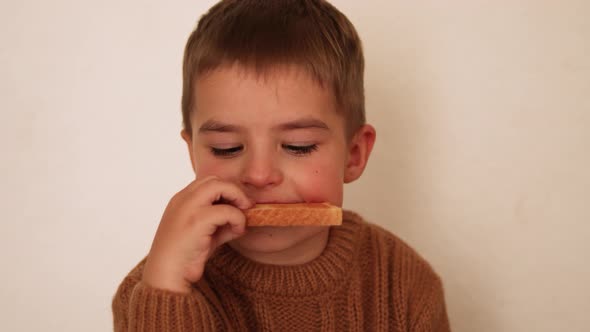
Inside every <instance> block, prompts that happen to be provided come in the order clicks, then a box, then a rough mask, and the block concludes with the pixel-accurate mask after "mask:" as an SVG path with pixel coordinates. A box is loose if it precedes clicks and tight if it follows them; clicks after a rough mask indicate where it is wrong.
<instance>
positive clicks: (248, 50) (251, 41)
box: [182, 0, 365, 138]
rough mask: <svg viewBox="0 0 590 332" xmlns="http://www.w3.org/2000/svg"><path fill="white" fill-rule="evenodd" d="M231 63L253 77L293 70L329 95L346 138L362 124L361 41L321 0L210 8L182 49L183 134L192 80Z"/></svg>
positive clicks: (240, 0)
mask: <svg viewBox="0 0 590 332" xmlns="http://www.w3.org/2000/svg"><path fill="white" fill-rule="evenodd" d="M233 63H238V64H240V65H242V66H244V67H246V68H248V69H252V70H254V71H255V73H257V74H259V75H260V74H267V73H268V72H269V71H270V70H271V69H273V68H275V67H277V66H281V65H293V64H294V65H297V66H298V67H300V68H303V69H304V70H305V71H306V72H307V73H309V74H310V75H311V77H312V78H313V79H314V80H315V81H316V82H318V83H319V84H320V85H321V86H324V87H325V86H327V87H329V88H331V89H332V90H333V93H334V96H335V99H336V102H337V109H338V112H341V113H342V114H343V115H344V118H345V119H346V120H345V121H346V131H347V136H348V138H350V137H351V136H352V135H353V134H354V133H355V132H356V130H357V129H358V128H359V127H360V126H362V125H363V124H364V123H365V98H364V88H363V72H364V58H363V52H362V46H361V41H360V39H359V37H358V34H357V32H356V30H355V28H354V26H353V25H352V23H351V22H350V21H349V20H348V19H347V18H346V16H344V14H342V13H341V12H340V11H338V9H336V8H335V7H334V6H332V5H331V4H329V3H328V2H326V1H325V0H222V1H220V2H219V3H217V4H216V5H214V6H213V7H211V9H209V11H208V12H207V13H206V14H205V15H203V16H202V17H201V19H200V20H199V23H198V25H197V28H196V29H195V30H194V31H193V32H192V34H191V35H190V37H189V38H188V41H187V44H186V47H185V50H184V60H183V73H182V74H183V90H182V120H183V125H184V129H185V130H186V131H187V132H188V133H189V134H192V128H191V122H190V115H191V111H192V108H193V98H194V97H193V89H194V87H193V83H194V82H195V80H196V78H197V77H198V76H199V75H202V74H204V73H207V72H210V71H212V70H215V69H217V68H218V67H220V66H222V65H228V64H233Z"/></svg>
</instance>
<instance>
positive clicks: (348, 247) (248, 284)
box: [208, 210, 363, 296]
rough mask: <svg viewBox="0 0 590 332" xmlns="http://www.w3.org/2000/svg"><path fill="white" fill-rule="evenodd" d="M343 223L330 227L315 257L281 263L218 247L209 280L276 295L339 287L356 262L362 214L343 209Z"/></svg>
mask: <svg viewBox="0 0 590 332" xmlns="http://www.w3.org/2000/svg"><path fill="white" fill-rule="evenodd" d="M342 219H343V221H342V225H341V226H332V227H331V229H330V235H329V237H328V243H327V244H326V248H325V249H324V251H323V252H322V253H321V254H320V256H318V257H317V258H315V259H314V260H312V261H310V262H308V263H305V264H301V265H290V266H280V265H271V264H263V263H258V262H255V261H253V260H251V259H248V258H246V257H244V256H242V255H240V254H239V253H238V252H237V251H235V250H234V249H232V248H231V247H230V246H229V245H227V244H225V245H223V246H221V247H220V248H219V249H218V251H217V252H216V253H215V254H214V255H213V256H212V257H211V259H210V260H209V262H208V266H209V273H211V276H210V277H211V278H210V280H211V281H212V282H217V281H222V280H223V281H222V282H224V284H225V285H224V286H227V287H232V288H235V289H238V290H242V291H246V292H250V293H262V294H267V295H277V296H281V295H284V296H307V295H319V294H322V293H325V292H328V291H330V290H332V289H334V288H336V287H338V286H339V285H340V284H341V283H342V282H343V281H344V280H346V279H347V276H348V275H349V274H350V270H351V268H352V266H353V264H354V262H355V261H356V259H355V257H356V255H357V253H358V244H359V238H360V230H361V224H362V223H363V221H362V219H361V217H359V216H358V215H356V214H355V213H353V212H350V211H346V210H345V211H343V215H342Z"/></svg>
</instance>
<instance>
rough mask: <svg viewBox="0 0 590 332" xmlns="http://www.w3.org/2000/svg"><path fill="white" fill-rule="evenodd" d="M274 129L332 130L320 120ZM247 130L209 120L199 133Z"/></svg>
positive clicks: (304, 119)
mask: <svg viewBox="0 0 590 332" xmlns="http://www.w3.org/2000/svg"><path fill="white" fill-rule="evenodd" d="M273 129H275V130H280V131H288V130H296V129H321V130H327V131H329V130H330V127H328V125H327V124H326V123H325V122H323V121H321V120H318V119H314V118H303V119H298V120H294V121H289V122H285V123H282V124H280V125H277V126H275V127H274V128H273ZM244 130H245V128H244V127H242V126H238V125H232V124H228V123H223V122H221V121H217V120H207V121H205V123H203V124H202V125H201V127H200V128H199V133H206V132H218V133H235V132H242V131H244Z"/></svg>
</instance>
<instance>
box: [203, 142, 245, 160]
mask: <svg viewBox="0 0 590 332" xmlns="http://www.w3.org/2000/svg"><path fill="white" fill-rule="evenodd" d="M243 148H244V147H243V146H241V145H240V146H234V147H231V148H227V149H219V148H214V147H211V153H213V154H214V155H216V156H219V157H231V156H234V155H236V154H237V153H238V152H240V151H242V149H243Z"/></svg>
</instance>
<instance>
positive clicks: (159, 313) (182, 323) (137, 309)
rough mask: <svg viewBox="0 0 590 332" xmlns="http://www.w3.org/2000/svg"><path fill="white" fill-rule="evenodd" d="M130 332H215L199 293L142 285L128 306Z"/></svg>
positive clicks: (206, 306)
mask: <svg viewBox="0 0 590 332" xmlns="http://www.w3.org/2000/svg"><path fill="white" fill-rule="evenodd" d="M128 317H129V331H142V332H144V331H145V332H152V331H153V332H168V331H170V332H172V331H184V332H187V331H212V330H214V320H213V317H212V314H211V310H210V308H209V305H208V302H207V300H206V299H205V297H204V296H203V294H202V293H200V292H199V291H198V290H196V289H193V290H192V292H191V293H189V294H182V293H175V292H171V291H166V290H161V289H156V288H152V287H150V286H148V285H145V284H143V283H142V282H139V283H138V284H137V285H136V286H135V287H134V289H133V292H132V294H131V299H130V303H129V316H128Z"/></svg>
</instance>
